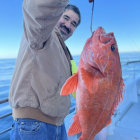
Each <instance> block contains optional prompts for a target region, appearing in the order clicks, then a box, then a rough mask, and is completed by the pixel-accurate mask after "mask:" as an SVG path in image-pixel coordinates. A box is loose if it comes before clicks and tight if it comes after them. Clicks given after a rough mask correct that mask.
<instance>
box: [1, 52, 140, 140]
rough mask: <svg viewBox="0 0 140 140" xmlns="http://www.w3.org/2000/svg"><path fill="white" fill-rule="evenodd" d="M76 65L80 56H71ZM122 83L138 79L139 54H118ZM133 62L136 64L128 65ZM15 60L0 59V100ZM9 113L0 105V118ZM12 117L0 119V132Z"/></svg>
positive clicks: (4, 95)
mask: <svg viewBox="0 0 140 140" xmlns="http://www.w3.org/2000/svg"><path fill="white" fill-rule="evenodd" d="M73 57H74V60H75V61H76V64H77V65H78V63H79V59H80V56H79V55H78V56H73ZM120 59H121V64H122V73H123V78H124V81H126V80H127V79H129V78H135V77H140V62H137V61H140V52H135V53H120ZM131 61H135V62H136V63H129V62H131ZM15 63H16V59H0V100H2V99H5V98H7V97H8V93H9V86H10V81H11V78H12V74H13V71H14V66H15ZM9 112H11V108H10V106H9V104H8V103H4V104H0V116H1V115H4V114H5V113H9ZM11 124H12V117H11V116H9V117H7V118H4V119H0V132H1V131H2V130H4V129H7V128H9V127H11ZM0 140H9V133H6V134H3V135H1V136H0Z"/></svg>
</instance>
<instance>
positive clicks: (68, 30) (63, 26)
mask: <svg viewBox="0 0 140 140" xmlns="http://www.w3.org/2000/svg"><path fill="white" fill-rule="evenodd" d="M60 27H61V28H63V29H65V30H66V31H67V33H68V34H69V33H70V29H69V28H67V27H66V26H65V25H63V24H60Z"/></svg>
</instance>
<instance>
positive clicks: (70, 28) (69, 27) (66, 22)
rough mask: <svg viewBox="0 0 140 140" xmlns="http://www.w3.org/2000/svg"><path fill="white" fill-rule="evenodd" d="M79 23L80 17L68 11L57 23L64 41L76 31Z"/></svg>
mask: <svg viewBox="0 0 140 140" xmlns="http://www.w3.org/2000/svg"><path fill="white" fill-rule="evenodd" d="M78 22H79V16H78V14H77V13H75V12H74V11H72V10H69V9H68V10H66V11H65V12H64V13H63V15H62V16H61V18H60V19H59V21H58V23H57V27H58V29H59V31H60V33H61V35H62V38H63V40H64V41H65V40H66V39H68V38H69V37H70V36H71V35H72V34H73V32H74V30H75V29H76V27H77V25H78Z"/></svg>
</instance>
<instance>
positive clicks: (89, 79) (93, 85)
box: [81, 68, 98, 94]
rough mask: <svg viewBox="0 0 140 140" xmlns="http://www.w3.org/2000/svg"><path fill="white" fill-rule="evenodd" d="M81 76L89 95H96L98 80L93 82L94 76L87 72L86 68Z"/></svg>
mask: <svg viewBox="0 0 140 140" xmlns="http://www.w3.org/2000/svg"><path fill="white" fill-rule="evenodd" d="M81 74H82V79H83V80H84V83H85V85H86V87H87V89H88V91H89V93H91V94H93V93H95V92H96V90H97V87H98V82H97V81H96V79H94V80H93V74H92V73H91V72H88V71H86V70H85V69H84V68H82V69H81Z"/></svg>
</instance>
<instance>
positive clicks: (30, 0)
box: [23, 0, 68, 49]
mask: <svg viewBox="0 0 140 140" xmlns="http://www.w3.org/2000/svg"><path fill="white" fill-rule="evenodd" d="M67 3H68V0H24V2H23V28H24V33H25V37H26V39H27V41H28V43H29V46H30V47H31V48H34V49H42V48H43V43H44V42H45V41H47V39H48V38H49V37H50V35H51V32H52V30H53V28H54V27H55V25H56V24H57V22H58V20H59V18H60V17H61V15H62V13H63V11H64V8H65V6H66V5H67Z"/></svg>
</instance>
